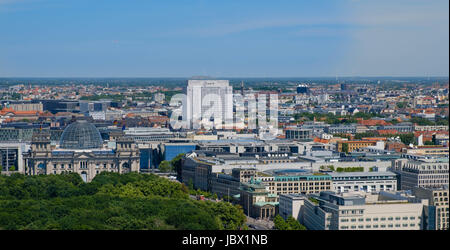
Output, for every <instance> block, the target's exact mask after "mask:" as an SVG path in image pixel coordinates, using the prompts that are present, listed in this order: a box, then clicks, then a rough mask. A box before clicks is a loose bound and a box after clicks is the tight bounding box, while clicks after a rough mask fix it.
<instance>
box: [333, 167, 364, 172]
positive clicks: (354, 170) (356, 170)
mask: <svg viewBox="0 0 450 250" xmlns="http://www.w3.org/2000/svg"><path fill="white" fill-rule="evenodd" d="M336 171H337V172H364V167H349V168H340V167H338V168H337V169H336Z"/></svg>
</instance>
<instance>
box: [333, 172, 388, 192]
mask: <svg viewBox="0 0 450 250" xmlns="http://www.w3.org/2000/svg"><path fill="white" fill-rule="evenodd" d="M328 175H330V176H331V179H332V181H333V182H332V191H334V192H336V193H346V192H355V191H365V192H379V191H396V190H397V178H396V174H395V173H392V172H349V173H328Z"/></svg>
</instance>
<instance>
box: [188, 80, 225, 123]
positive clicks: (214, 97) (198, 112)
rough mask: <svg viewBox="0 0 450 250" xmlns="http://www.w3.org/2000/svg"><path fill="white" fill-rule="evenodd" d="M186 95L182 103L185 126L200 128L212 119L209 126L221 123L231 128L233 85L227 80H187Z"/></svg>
mask: <svg viewBox="0 0 450 250" xmlns="http://www.w3.org/2000/svg"><path fill="white" fill-rule="evenodd" d="M186 95H187V100H186V102H185V105H183V122H185V126H186V128H194V129H196V128H201V127H202V125H203V126H205V124H207V123H210V122H211V120H213V121H214V124H212V126H211V128H212V127H214V128H223V125H226V127H230V128H232V123H233V87H232V86H230V85H229V81H228V80H189V81H188V86H187V91H186ZM212 102H214V105H212V106H211V103H212ZM208 112H209V113H208Z"/></svg>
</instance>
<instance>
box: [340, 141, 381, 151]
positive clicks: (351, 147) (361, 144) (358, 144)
mask: <svg viewBox="0 0 450 250" xmlns="http://www.w3.org/2000/svg"><path fill="white" fill-rule="evenodd" d="M344 144H346V145H347V146H348V152H353V151H356V150H358V149H360V148H366V147H370V146H376V145H377V142H376V141H370V140H367V141H366V140H361V141H341V142H338V143H337V149H338V151H339V152H344V146H343V145H344Z"/></svg>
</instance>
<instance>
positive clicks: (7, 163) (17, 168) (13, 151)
mask: <svg viewBox="0 0 450 250" xmlns="http://www.w3.org/2000/svg"><path fill="white" fill-rule="evenodd" d="M29 148H30V145H29V144H26V143H11V142H9V143H0V170H1V171H0V172H1V173H3V174H9V173H22V174H23V173H25V167H24V164H23V155H22V154H23V152H26V151H28V149H29Z"/></svg>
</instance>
